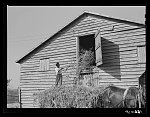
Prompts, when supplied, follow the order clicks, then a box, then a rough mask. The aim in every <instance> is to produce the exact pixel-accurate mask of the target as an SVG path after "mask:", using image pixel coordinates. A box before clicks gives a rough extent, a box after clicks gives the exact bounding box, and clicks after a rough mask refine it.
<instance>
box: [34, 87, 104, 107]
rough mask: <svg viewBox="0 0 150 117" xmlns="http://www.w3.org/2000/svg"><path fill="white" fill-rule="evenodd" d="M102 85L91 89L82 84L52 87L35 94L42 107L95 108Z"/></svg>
mask: <svg viewBox="0 0 150 117" xmlns="http://www.w3.org/2000/svg"><path fill="white" fill-rule="evenodd" d="M102 89H103V88H102V87H98V88H94V89H89V88H86V87H83V86H81V85H74V86H63V85H62V86H59V87H51V88H50V89H48V90H45V91H43V92H40V93H37V94H35V95H36V96H35V97H36V98H35V100H36V99H37V100H38V103H39V104H40V108H94V107H100V105H98V100H99V94H100V93H101V91H102Z"/></svg>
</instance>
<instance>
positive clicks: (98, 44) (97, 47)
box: [95, 30, 102, 66]
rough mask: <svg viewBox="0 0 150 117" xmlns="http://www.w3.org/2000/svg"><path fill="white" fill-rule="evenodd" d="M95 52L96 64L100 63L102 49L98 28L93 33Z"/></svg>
mask: <svg viewBox="0 0 150 117" xmlns="http://www.w3.org/2000/svg"><path fill="white" fill-rule="evenodd" d="M95 53H96V66H99V65H101V64H102V49H101V36H100V30H98V31H97V32H96V34H95Z"/></svg>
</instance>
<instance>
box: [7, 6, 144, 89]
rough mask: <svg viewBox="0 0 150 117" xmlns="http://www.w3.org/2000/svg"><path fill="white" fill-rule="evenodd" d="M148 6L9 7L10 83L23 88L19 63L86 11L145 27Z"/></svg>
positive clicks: (8, 64) (8, 65) (12, 86)
mask: <svg viewBox="0 0 150 117" xmlns="http://www.w3.org/2000/svg"><path fill="white" fill-rule="evenodd" d="M145 9H146V8H145V6H43V7H42V6H40V7H37V6H30V7H29V6H7V79H12V80H11V82H10V85H9V87H10V88H12V89H14V88H17V87H18V86H19V78H20V65H19V64H18V63H16V61H17V60H19V59H20V58H22V57H23V56H24V55H26V54H27V53H28V52H29V51H30V50H32V49H33V48H35V47H37V45H39V44H40V43H41V42H43V41H45V40H47V39H48V38H49V37H51V36H52V35H53V34H55V33H56V32H57V31H59V30H60V29H62V28H63V27H64V26H66V25H67V24H69V23H70V22H71V21H73V20H74V19H75V18H77V17H78V16H79V15H81V14H82V13H83V12H84V11H88V12H93V13H98V14H100V15H103V16H109V17H112V18H118V19H123V20H128V21H132V22H137V23H142V24H145V13H146V11H145Z"/></svg>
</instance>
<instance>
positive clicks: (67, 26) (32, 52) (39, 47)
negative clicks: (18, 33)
mask: <svg viewBox="0 0 150 117" xmlns="http://www.w3.org/2000/svg"><path fill="white" fill-rule="evenodd" d="M87 16H93V17H97V18H103V19H106V20H110V21H115V22H120V23H126V24H129V25H134V26H139V27H145V25H144V24H140V23H135V22H131V21H127V20H121V19H117V18H112V17H108V16H102V15H99V14H96V13H91V12H87V11H85V12H84V13H82V14H81V15H80V16H78V17H77V18H75V19H74V20H73V21H72V22H70V23H69V24H68V25H66V26H65V27H63V28H62V29H61V30H59V31H58V32H56V33H55V34H54V35H52V36H51V37H50V38H48V39H47V40H46V41H44V42H42V43H41V44H40V45H38V46H37V47H36V48H34V49H32V50H31V51H30V52H29V53H28V54H26V55H25V56H23V57H22V58H21V59H19V60H17V61H16V63H22V62H23V61H25V60H27V59H28V58H30V57H31V56H32V55H33V54H34V53H36V52H38V51H39V50H40V49H41V48H43V47H44V46H45V45H46V44H47V43H48V42H50V41H51V40H52V39H53V38H54V37H56V36H57V35H59V34H62V33H63V31H64V30H66V29H67V28H69V27H70V26H72V25H74V24H76V22H78V21H80V20H81V19H82V18H84V17H87Z"/></svg>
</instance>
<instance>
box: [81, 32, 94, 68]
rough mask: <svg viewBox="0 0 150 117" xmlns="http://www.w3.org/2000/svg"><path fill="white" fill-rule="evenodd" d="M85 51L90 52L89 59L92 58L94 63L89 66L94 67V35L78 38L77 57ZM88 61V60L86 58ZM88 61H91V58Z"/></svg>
mask: <svg viewBox="0 0 150 117" xmlns="http://www.w3.org/2000/svg"><path fill="white" fill-rule="evenodd" d="M86 51H88V52H90V53H91V52H92V55H93V56H91V57H94V62H92V64H91V66H95V65H96V64H95V58H96V57H95V38H94V34H91V35H85V36H80V37H79V57H80V56H81V55H82V54H83V53H85V52H86ZM87 59H88V58H87ZM89 60H93V59H92V58H91V59H90V58H89Z"/></svg>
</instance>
